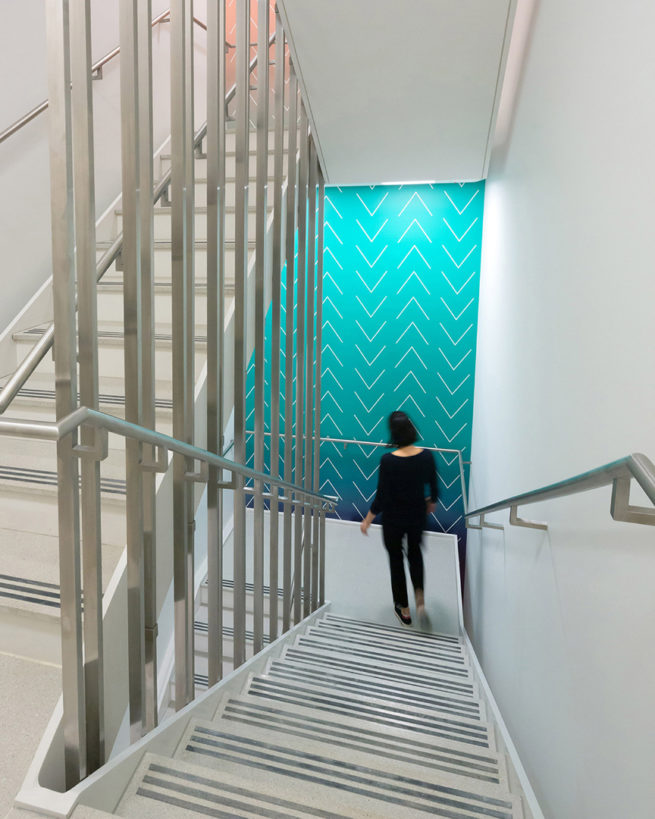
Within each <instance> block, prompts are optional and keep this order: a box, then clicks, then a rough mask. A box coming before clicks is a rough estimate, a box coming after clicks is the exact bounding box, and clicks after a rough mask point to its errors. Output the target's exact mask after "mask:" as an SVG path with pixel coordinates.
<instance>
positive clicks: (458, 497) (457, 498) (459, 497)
mask: <svg viewBox="0 0 655 819" xmlns="http://www.w3.org/2000/svg"><path fill="white" fill-rule="evenodd" d="M461 499H462V496H461V495H458V496H457V497H456V498H455V500H454V501H453V502H452V503H449V504H448V506H446V504H445V503H444V502H443V501H442V500H441V498H439V506H441V507H442V508H443V510H444V511H445V512H449V511H450V510H451V509H452V508H453V506H454V505H455V504H456V503H457V502H458V501H461Z"/></svg>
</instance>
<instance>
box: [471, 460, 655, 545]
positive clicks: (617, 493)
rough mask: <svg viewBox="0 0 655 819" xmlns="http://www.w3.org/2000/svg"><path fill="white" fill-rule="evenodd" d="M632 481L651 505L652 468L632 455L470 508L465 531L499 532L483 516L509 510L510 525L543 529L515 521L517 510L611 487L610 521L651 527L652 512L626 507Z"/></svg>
mask: <svg viewBox="0 0 655 819" xmlns="http://www.w3.org/2000/svg"><path fill="white" fill-rule="evenodd" d="M633 478H634V479H635V480H636V481H637V483H638V484H639V486H641V488H642V489H643V491H644V492H645V493H646V495H647V496H648V498H649V499H650V501H651V502H652V503H653V505H654V506H655V465H654V464H653V463H652V461H650V460H649V459H648V458H647V457H646V456H645V455H641V454H640V453H634V454H633V455H628V456H627V457H626V458H621V459H620V460H619V461H613V462H612V463H609V464H606V465H605V466H600V467H598V468H597V469H592V470H590V471H589V472H583V473H582V474H581V475H576V476H575V477H573V478H567V479H566V480H564V481H559V482H558V483H553V484H551V485H550V486H545V487H542V488H541V489H535V490H533V491H531V492H523V493H522V494H521V495H514V496H513V497H511V498H506V499H505V500H502V501H498V502H497V503H491V504H489V505H488V506H482V507H480V508H479V509H474V510H472V511H471V512H467V513H466V525H467V527H468V528H469V529H481V528H483V527H485V528H492V529H502V528H503V527H502V526H501V525H500V524H498V523H489V522H486V521H485V519H484V518H485V515H488V514H490V513H491V512H499V511H501V510H503V509H509V510H510V515H509V522H510V524H511V525H513V526H525V527H527V528H530V529H547V528H548V526H547V524H545V523H537V522H536V521H530V520H522V519H521V518H519V516H518V507H519V506H522V505H524V504H526V503H539V502H541V501H546V500H553V499H554V498H563V497H566V496H567V495H574V494H577V493H578V492H587V491H589V490H590V489H598V488H600V487H603V486H609V485H610V484H611V485H612V501H611V505H610V513H611V515H612V517H613V518H614V520H618V521H623V522H626V523H643V524H647V525H650V526H655V509H649V508H647V507H644V506H632V505H631V504H630V482H631V480H632V479H633ZM473 517H479V518H480V521H479V523H478V524H472V523H469V518H473Z"/></svg>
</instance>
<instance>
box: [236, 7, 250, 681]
mask: <svg viewBox="0 0 655 819" xmlns="http://www.w3.org/2000/svg"><path fill="white" fill-rule="evenodd" d="M236 17H237V19H236V23H237V29H236V41H237V53H236V59H237V68H236V88H237V92H236V120H235V126H236V145H235V159H236V174H235V176H236V182H235V185H236V191H235V208H234V211H235V212H234V222H235V223H234V459H235V460H236V461H240V462H241V463H245V460H246V433H245V430H246V366H247V361H246V315H247V304H246V301H247V292H248V287H247V278H248V179H249V167H248V166H249V159H250V151H249V148H250V144H249V143H250V121H249V98H250V71H249V47H250V0H241V2H240V3H239V4H237V10H236ZM233 542H234V654H233V656H234V666H235V668H236V667H238V666H240V665H241V664H242V663H243V662H244V661H245V659H246V646H245V641H246V495H245V492H244V481H243V478H242V477H241V476H240V475H237V476H236V477H235V482H234V536H233Z"/></svg>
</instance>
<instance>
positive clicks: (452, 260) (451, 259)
mask: <svg viewBox="0 0 655 819" xmlns="http://www.w3.org/2000/svg"><path fill="white" fill-rule="evenodd" d="M441 247H442V248H443V249H444V250H445V251H446V254H447V256H448V258H449V259H450V261H451V262H452V263H453V264H454V265H455V267H456V268H457V269H458V270H459V269H460V267H461V266H462V265H463V264H464V262H465V261H466V260H467V259H468V257H469V256H470V255H471V253H473V251H474V250H475V249H476V248H477V245H473V247H472V248H471V249H470V250H469V252H468V253H467V254H466V256H464V258H463V259H462V261H461V262H460V263H459V264H457V262H456V261H455V260H454V259H453V257H452V256H451V255H450V252H449V250H448V248H447V247H446V245H441Z"/></svg>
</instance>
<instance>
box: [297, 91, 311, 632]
mask: <svg viewBox="0 0 655 819" xmlns="http://www.w3.org/2000/svg"><path fill="white" fill-rule="evenodd" d="M299 139H300V145H299V148H300V160H299V166H298V258H297V261H296V267H297V282H298V283H297V287H296V316H297V319H296V451H295V482H296V484H300V485H302V484H303V483H304V478H303V474H302V473H303V444H304V434H303V422H304V413H303V405H304V403H305V312H306V298H307V293H306V287H305V284H306V283H305V267H306V255H307V171H308V167H307V164H308V156H307V145H308V142H307V139H308V137H307V114H306V112H305V106H304V105H303V103H302V101H301V103H300V136H299ZM304 511H305V510H304V507H303V506H302V504H301V503H297V504H296V506H295V509H294V576H295V577H294V583H295V596H294V599H293V617H294V622H295V623H298V622H300V620H301V617H302V615H301V611H302V602H303V601H302V595H301V589H302V591H303V593H304V595H305V599H306V598H307V594H308V592H309V589H306V588H305V587H304V580H305V574H304V572H303V557H304V559H305V560H307V559H308V557H309V549H307V551H305V547H306V546H307V545H308V544H303V513H304Z"/></svg>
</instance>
